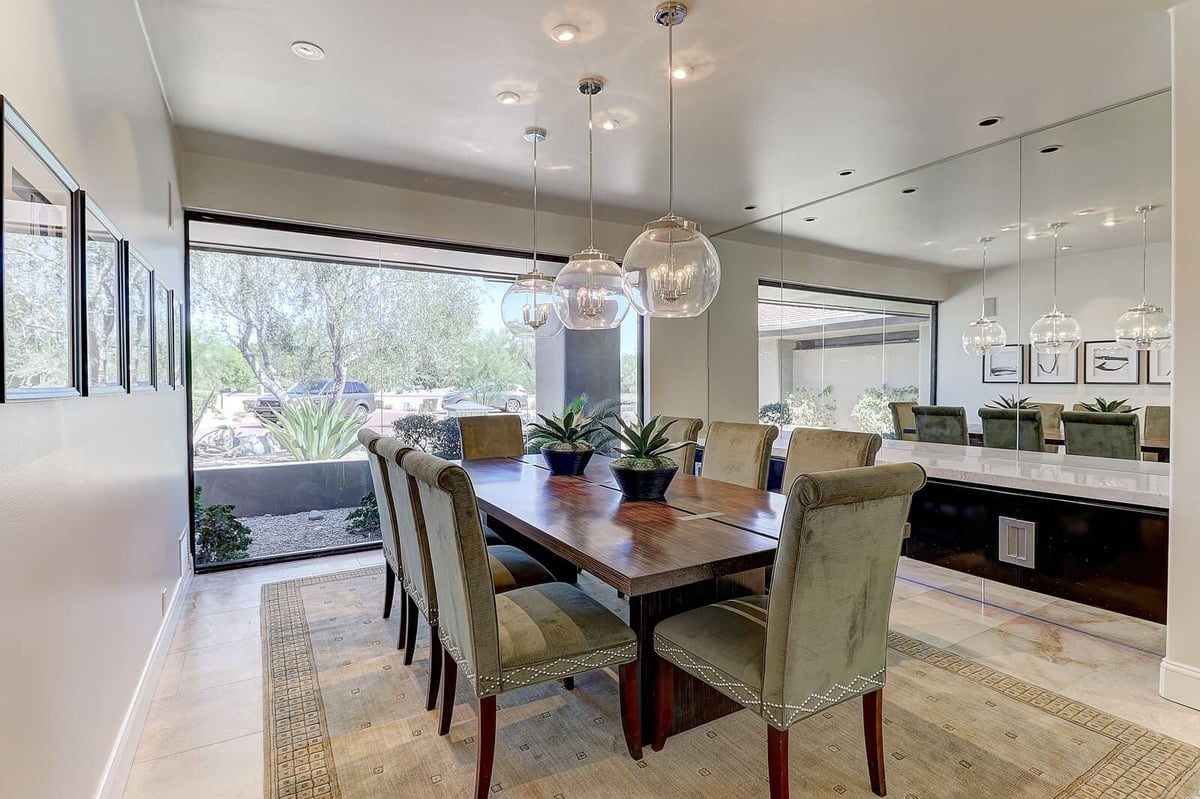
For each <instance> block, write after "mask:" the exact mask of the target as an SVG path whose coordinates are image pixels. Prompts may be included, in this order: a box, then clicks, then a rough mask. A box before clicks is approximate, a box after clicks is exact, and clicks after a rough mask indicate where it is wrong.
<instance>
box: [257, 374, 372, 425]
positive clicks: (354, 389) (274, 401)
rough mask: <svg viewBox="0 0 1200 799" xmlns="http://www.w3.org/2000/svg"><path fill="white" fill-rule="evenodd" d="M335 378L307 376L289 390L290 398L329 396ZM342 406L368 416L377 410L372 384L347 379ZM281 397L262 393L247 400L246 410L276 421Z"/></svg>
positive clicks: (351, 411)
mask: <svg viewBox="0 0 1200 799" xmlns="http://www.w3.org/2000/svg"><path fill="white" fill-rule="evenodd" d="M333 385H334V381H333V380H322V379H319V378H307V379H304V380H298V381H296V384H295V385H293V386H292V387H291V388H289V389H288V390H287V395H288V399H289V400H300V399H309V400H311V399H316V398H319V397H329V396H331V395H332V394H333ZM341 402H342V407H343V408H345V409H346V410H347V411H349V412H350V413H357V414H361V415H363V416H366V415H367V414H368V413H370V412H371V411H373V410H375V394H374V392H372V391H371V388H370V386H368V385H367V384H366V383H361V382H359V381H357V380H347V381H346V385H345V387H343V389H342V400H341ZM279 407H280V406H279V398H278V397H276V396H275V395H274V394H260V395H258V396H257V397H255V398H254V399H253V400H247V402H246V410H248V411H251V412H253V413H254V414H255V415H257V416H260V417H262V418H264V419H268V420H270V421H275V419H276V416H275V411H276V410H277V409H278V408H279Z"/></svg>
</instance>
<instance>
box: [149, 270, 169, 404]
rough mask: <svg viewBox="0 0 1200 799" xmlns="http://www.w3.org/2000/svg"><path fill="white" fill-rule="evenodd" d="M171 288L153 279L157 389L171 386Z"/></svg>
mask: <svg viewBox="0 0 1200 799" xmlns="http://www.w3.org/2000/svg"><path fill="white" fill-rule="evenodd" d="M172 305H174V302H172V300H171V290H170V289H168V288H167V287H166V286H164V285H163V284H162V282H161V281H159V280H157V279H156V280H155V281H154V309H153V313H152V314H151V318H153V319H154V336H153V337H152V340H153V341H154V387H155V388H156V389H158V390H159V391H165V390H166V389H168V388H171V387H172V386H171V378H172V375H171V306H172Z"/></svg>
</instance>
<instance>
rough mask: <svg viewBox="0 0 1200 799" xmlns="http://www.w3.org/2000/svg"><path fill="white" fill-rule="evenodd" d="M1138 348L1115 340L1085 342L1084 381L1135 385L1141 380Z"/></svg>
mask: <svg viewBox="0 0 1200 799" xmlns="http://www.w3.org/2000/svg"><path fill="white" fill-rule="evenodd" d="M1138 355H1139V353H1138V351H1137V350H1135V349H1133V348H1131V347H1126V346H1125V345H1123V344H1118V343H1117V342H1115V341H1085V342H1083V382H1085V383H1102V384H1113V385H1128V386H1135V385H1137V384H1138V383H1139V382H1141V361H1140V359H1139V357H1138Z"/></svg>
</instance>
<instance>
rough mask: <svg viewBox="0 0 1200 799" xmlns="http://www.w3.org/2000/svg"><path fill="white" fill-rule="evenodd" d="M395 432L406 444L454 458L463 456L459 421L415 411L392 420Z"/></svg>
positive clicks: (440, 456)
mask: <svg viewBox="0 0 1200 799" xmlns="http://www.w3.org/2000/svg"><path fill="white" fill-rule="evenodd" d="M392 430H393V434H394V435H395V437H396V438H398V439H400V441H401V442H402V443H404V444H405V445H406V446H409V447H413V448H415V449H419V450H421V451H423V452H428V453H429V454H431V455H437V456H438V457H439V458H447V459H449V460H454V459H456V458H461V457H462V439H461V438H460V437H459V434H458V422H457V421H455V420H454V419H448V418H447V419H438V418H437V417H435V416H433V414H429V413H414V414H410V415H409V416H403V417H401V418H399V419H397V420H396V421H394V422H392Z"/></svg>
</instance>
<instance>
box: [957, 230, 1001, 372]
mask: <svg viewBox="0 0 1200 799" xmlns="http://www.w3.org/2000/svg"><path fill="white" fill-rule="evenodd" d="M994 240H995V237H994V236H984V237H983V238H981V239H980V240H979V243H980V244H982V245H983V288H982V295H981V297H980V310H979V318H978V319H976V320H975V321H974V322H972V323H971V324H969V325H967V330H966V332H965V333H963V336H962V345H963V351H964V352H966V353H967V355H984V354H986V353H987V352H988V351H989V350H993V349H997V348H999V347H1003V346H1005V345H1006V344H1008V334H1007V333H1005V332H1004V328H1003V327H1001V326H1000V323H999V322H997V321H996V320H995V319H993V318H991V317H990V316H988V313H987V257H988V244H989V243H991V242H992V241H994Z"/></svg>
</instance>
